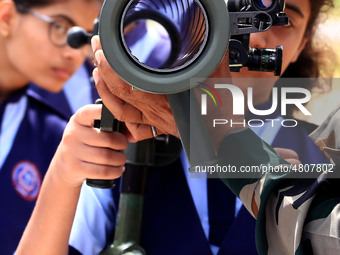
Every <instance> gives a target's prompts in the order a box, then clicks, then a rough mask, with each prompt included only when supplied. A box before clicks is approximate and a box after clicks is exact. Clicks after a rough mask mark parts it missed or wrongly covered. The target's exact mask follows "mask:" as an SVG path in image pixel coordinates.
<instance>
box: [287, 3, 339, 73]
mask: <svg viewBox="0 0 340 255" xmlns="http://www.w3.org/2000/svg"><path fill="white" fill-rule="evenodd" d="M310 3H311V15H310V17H309V21H308V23H307V28H306V32H305V37H308V38H309V41H308V42H307V44H306V47H305V48H304V49H303V51H302V52H301V54H300V56H299V58H298V59H297V61H296V62H295V63H292V64H290V65H289V66H288V68H287V70H286V71H285V72H284V74H283V75H282V77H287V78H306V77H307V78H318V77H320V76H321V69H320V67H321V65H322V64H323V63H325V61H327V57H329V56H331V54H330V51H327V50H325V49H324V48H323V49H322V50H320V49H319V48H320V47H319V48H316V47H315V44H314V33H315V29H314V27H315V25H316V24H317V23H318V22H320V19H321V17H322V14H324V13H325V12H326V11H328V10H329V9H331V8H332V7H334V4H333V0H310ZM328 59H329V58H328ZM330 74H332V70H330ZM330 74H328V75H330Z"/></svg>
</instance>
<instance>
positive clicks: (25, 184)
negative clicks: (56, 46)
mask: <svg viewBox="0 0 340 255" xmlns="http://www.w3.org/2000/svg"><path fill="white" fill-rule="evenodd" d="M12 184H13V187H14V189H15V191H16V192H17V193H18V194H19V195H20V196H21V197H22V198H23V199H25V200H28V201H33V200H35V199H36V198H37V196H38V194H39V190H40V186H41V176H40V172H39V170H38V168H37V167H36V166H35V165H34V164H33V163H31V162H28V161H23V162H20V163H18V164H17V165H15V167H14V168H13V171H12Z"/></svg>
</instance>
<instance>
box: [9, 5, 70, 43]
mask: <svg viewBox="0 0 340 255" xmlns="http://www.w3.org/2000/svg"><path fill="white" fill-rule="evenodd" d="M16 7H17V10H18V12H20V13H29V14H32V15H33V16H34V17H36V18H38V19H40V20H42V21H45V22H46V23H48V24H49V28H48V36H49V39H50V41H51V42H52V43H53V44H54V45H55V46H58V47H64V46H66V45H67V31H68V30H69V29H70V28H71V27H73V26H75V24H74V23H73V22H71V21H70V20H68V19H67V18H63V17H55V18H50V17H48V16H45V15H43V14H40V13H37V12H35V11H32V10H31V9H29V8H28V7H26V6H24V5H22V4H16Z"/></svg>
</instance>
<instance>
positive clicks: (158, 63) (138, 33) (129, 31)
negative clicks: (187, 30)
mask: <svg viewBox="0 0 340 255" xmlns="http://www.w3.org/2000/svg"><path fill="white" fill-rule="evenodd" d="M124 39H125V43H126V46H127V47H128V48H129V51H130V53H131V55H132V56H133V57H134V58H135V59H136V60H137V61H138V62H141V63H144V64H145V65H147V66H150V67H152V68H162V67H163V66H164V64H165V63H166V60H167V59H168V58H169V55H170V52H171V41H170V37H169V34H168V32H167V31H166V30H165V29H164V27H163V26H162V25H160V24H159V23H157V22H155V21H153V20H137V21H134V22H132V23H130V24H129V25H128V26H126V27H124Z"/></svg>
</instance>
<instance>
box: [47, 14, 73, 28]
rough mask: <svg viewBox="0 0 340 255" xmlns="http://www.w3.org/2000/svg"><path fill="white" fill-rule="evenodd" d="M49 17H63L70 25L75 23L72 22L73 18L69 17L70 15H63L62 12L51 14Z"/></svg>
mask: <svg viewBox="0 0 340 255" xmlns="http://www.w3.org/2000/svg"><path fill="white" fill-rule="evenodd" d="M50 17H51V18H62V19H65V20H66V21H67V22H69V23H70V24H71V25H72V26H75V25H76V23H75V22H74V20H73V19H71V18H70V17H68V16H66V15H64V14H56V15H51V16H50Z"/></svg>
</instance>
